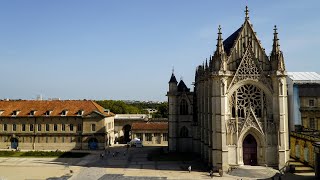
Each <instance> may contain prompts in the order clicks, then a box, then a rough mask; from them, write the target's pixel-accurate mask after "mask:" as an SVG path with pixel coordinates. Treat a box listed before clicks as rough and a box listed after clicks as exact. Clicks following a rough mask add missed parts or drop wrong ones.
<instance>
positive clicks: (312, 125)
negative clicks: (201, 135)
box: [309, 118, 316, 129]
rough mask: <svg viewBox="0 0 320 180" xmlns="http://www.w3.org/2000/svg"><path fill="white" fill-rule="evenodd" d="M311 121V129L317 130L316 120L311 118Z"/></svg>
mask: <svg viewBox="0 0 320 180" xmlns="http://www.w3.org/2000/svg"><path fill="white" fill-rule="evenodd" d="M309 120H310V121H309V123H310V129H315V127H316V126H315V120H314V118H310V119H309Z"/></svg>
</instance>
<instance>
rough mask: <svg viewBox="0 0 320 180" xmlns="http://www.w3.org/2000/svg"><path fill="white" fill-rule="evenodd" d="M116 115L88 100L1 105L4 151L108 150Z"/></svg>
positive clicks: (0, 143) (1, 145)
mask: <svg viewBox="0 0 320 180" xmlns="http://www.w3.org/2000/svg"><path fill="white" fill-rule="evenodd" d="M113 142H114V114H113V113H111V112H110V111H109V110H106V109H104V108H103V107H101V106H100V105H98V104H97V103H95V102H93V101H88V100H65V101H60V100H46V101H45V100H41V101H38V100H37V101H36V100H17V101H12V100H8V101H0V149H16V148H19V149H22V150H57V149H59V150H73V149H105V148H106V147H108V146H109V145H112V144H113Z"/></svg>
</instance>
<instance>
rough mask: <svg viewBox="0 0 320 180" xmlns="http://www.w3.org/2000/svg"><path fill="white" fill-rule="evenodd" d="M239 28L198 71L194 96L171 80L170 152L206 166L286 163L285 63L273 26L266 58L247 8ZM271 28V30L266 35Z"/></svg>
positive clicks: (218, 43)
mask: <svg viewBox="0 0 320 180" xmlns="http://www.w3.org/2000/svg"><path fill="white" fill-rule="evenodd" d="M245 13H246V14H245V20H244V22H243V24H242V25H241V27H240V28H239V29H237V30H235V32H234V33H233V34H232V35H230V36H229V37H228V38H226V40H224V41H223V38H222V30H221V27H220V26H219V28H218V38H217V45H216V49H215V51H214V54H213V55H210V57H209V59H208V61H207V60H206V61H205V62H204V63H203V64H202V65H199V66H198V67H197V68H196V73H195V83H194V92H191V91H190V89H189V88H188V87H187V86H186V85H185V83H184V82H183V81H182V80H181V81H180V82H179V83H178V82H177V80H176V78H175V75H174V74H172V75H171V78H170V81H169V91H168V93H167V96H168V103H169V150H170V151H178V152H184V151H193V152H196V153H198V154H200V155H201V157H202V158H203V160H204V161H205V162H207V163H208V165H210V166H213V167H214V168H216V169H222V170H224V171H226V170H227V169H228V168H229V167H230V166H239V165H243V164H247V165H267V166H272V167H276V168H282V167H283V166H285V164H286V162H287V161H288V160H289V137H288V107H287V106H288V104H287V87H286V84H287V83H286V77H287V73H286V70H285V64H284V57H283V54H282V52H281V50H280V45H279V39H278V33H277V28H276V26H275V27H274V29H273V35H274V38H273V45H272V47H273V48H272V51H271V55H270V56H267V55H266V52H265V50H264V48H263V47H262V44H261V43H260V40H259V39H258V37H257V35H256V32H255V31H254V29H253V25H252V24H251V22H250V20H249V11H248V9H247V8H246V11H245ZM271 32H272V28H270V33H271Z"/></svg>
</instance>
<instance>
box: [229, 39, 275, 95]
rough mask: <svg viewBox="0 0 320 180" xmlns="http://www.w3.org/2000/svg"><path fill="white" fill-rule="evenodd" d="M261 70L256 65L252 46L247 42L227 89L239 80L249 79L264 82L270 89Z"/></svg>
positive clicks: (269, 84) (268, 81)
mask: <svg viewBox="0 0 320 180" xmlns="http://www.w3.org/2000/svg"><path fill="white" fill-rule="evenodd" d="M262 72H263V71H262V69H261V67H260V66H259V65H258V61H257V60H256V59H255V56H254V53H253V52H252V48H251V46H250V44H249V45H248V47H247V49H246V51H245V53H244V55H243V57H242V60H241V62H240V65H239V67H238V69H237V71H236V74H235V75H234V77H233V79H232V81H231V83H230V86H229V89H230V88H231V87H232V86H233V85H234V84H236V83H237V82H239V81H241V80H245V79H250V80H255V81H260V82H262V83H263V84H265V85H266V86H267V87H268V88H269V89H270V90H272V88H271V82H270V80H268V79H267V78H266V77H265V76H264V75H263V73H262Z"/></svg>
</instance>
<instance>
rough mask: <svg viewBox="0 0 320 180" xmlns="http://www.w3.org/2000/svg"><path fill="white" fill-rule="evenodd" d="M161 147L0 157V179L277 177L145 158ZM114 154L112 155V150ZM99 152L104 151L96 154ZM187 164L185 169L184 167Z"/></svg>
mask: <svg viewBox="0 0 320 180" xmlns="http://www.w3.org/2000/svg"><path fill="white" fill-rule="evenodd" d="M159 148H160V149H161V147H143V148H130V149H129V150H127V149H126V148H124V147H114V148H110V153H108V152H104V151H93V152H91V154H90V155H88V156H86V157H84V158H75V159H72V158H70V159H68V158H66V159H55V158H0V180H15V179H17V180H22V179H32V180H39V179H47V180H136V179H146V180H167V179H168V180H170V179H180V180H193V179H239V180H240V179H242V180H247V179H271V177H274V179H279V174H277V173H278V172H277V171H276V170H274V169H270V168H266V167H258V166H242V167H239V168H237V169H235V170H233V171H232V172H230V173H229V174H224V176H223V177H220V176H219V175H218V174H217V173H216V174H214V177H213V178H211V177H209V173H208V172H206V171H205V170H204V169H205V167H204V166H203V163H201V161H199V160H194V161H188V162H180V161H174V162H169V161H167V162H166V161H149V160H148V158H147V157H148V153H150V152H154V151H158V150H159ZM116 152H118V155H115V156H113V153H115V154H117V153H116ZM100 153H106V155H105V157H104V158H103V159H102V158H100ZM189 165H191V166H192V171H191V173H189V172H188V171H187V167H188V166H189ZM281 179H282V180H283V179H314V178H313V177H312V176H309V177H305V176H301V175H299V176H297V175H295V174H290V173H288V174H285V175H284V176H281Z"/></svg>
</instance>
